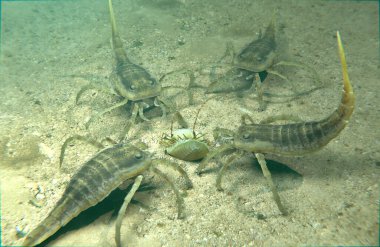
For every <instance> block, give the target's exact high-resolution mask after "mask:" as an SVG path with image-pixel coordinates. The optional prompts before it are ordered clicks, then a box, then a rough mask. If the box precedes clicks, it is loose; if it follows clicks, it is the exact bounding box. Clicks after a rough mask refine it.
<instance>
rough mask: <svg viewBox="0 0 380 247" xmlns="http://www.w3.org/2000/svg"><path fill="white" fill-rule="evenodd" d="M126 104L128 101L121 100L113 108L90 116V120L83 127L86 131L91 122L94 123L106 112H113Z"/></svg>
mask: <svg viewBox="0 0 380 247" xmlns="http://www.w3.org/2000/svg"><path fill="white" fill-rule="evenodd" d="M127 103H128V99H124V100H122V101H121V102H119V103H117V104H115V105H114V106H111V107H109V108H107V109H105V110H104V111H102V112H100V113H98V114H96V115H94V116H92V117H91V118H90V120H88V122H87V123H86V125H85V126H86V129H88V127H89V126H90V124H91V123H92V122H94V121H95V120H96V119H98V118H100V117H101V116H102V115H104V114H106V113H107V112H110V111H112V110H114V109H116V108H118V107H121V106H123V105H126V104H127Z"/></svg>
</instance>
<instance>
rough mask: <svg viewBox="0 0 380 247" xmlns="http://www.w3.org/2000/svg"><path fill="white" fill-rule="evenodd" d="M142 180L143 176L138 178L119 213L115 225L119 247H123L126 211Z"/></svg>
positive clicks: (116, 240)
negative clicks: (122, 223) (122, 235)
mask: <svg viewBox="0 0 380 247" xmlns="http://www.w3.org/2000/svg"><path fill="white" fill-rule="evenodd" d="M142 179H143V176H142V175H139V176H137V178H136V179H135V183H134V184H133V186H132V188H131V190H130V191H129V192H128V194H127V196H126V197H125V198H124V202H123V205H122V206H121V208H120V210H119V213H118V215H117V219H116V224H115V242H116V246H117V247H121V240H120V228H121V222H122V220H123V217H124V215H125V210H126V209H127V207H128V204H129V202H130V201H131V200H132V197H133V196H134V195H135V193H136V191H137V190H138V188H139V187H140V184H141V181H142Z"/></svg>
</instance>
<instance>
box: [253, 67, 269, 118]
mask: <svg viewBox="0 0 380 247" xmlns="http://www.w3.org/2000/svg"><path fill="white" fill-rule="evenodd" d="M253 80H254V81H255V87H256V92H257V99H258V101H259V111H264V109H265V108H266V103H265V101H264V99H263V96H264V90H263V82H262V81H261V79H260V76H259V73H255V74H254V78H253ZM251 88H252V87H251Z"/></svg>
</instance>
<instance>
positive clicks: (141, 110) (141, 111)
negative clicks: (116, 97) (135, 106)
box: [139, 102, 150, 122]
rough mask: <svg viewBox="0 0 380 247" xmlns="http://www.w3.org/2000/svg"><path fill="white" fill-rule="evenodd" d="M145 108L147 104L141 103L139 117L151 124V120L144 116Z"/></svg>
mask: <svg viewBox="0 0 380 247" xmlns="http://www.w3.org/2000/svg"><path fill="white" fill-rule="evenodd" d="M144 106H146V104H144V102H142V103H139V116H140V118H141V119H142V120H144V121H146V122H150V119H148V118H146V117H145V116H144Z"/></svg>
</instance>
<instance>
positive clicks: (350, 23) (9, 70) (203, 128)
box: [0, 0, 380, 246]
mask: <svg viewBox="0 0 380 247" xmlns="http://www.w3.org/2000/svg"><path fill="white" fill-rule="evenodd" d="M1 4H2V22H3V23H2V30H1V31H2V35H1V38H2V40H1V49H2V50H1V68H0V69H1V72H0V93H1V98H0V101H1V104H0V126H1V127H0V153H1V154H0V156H1V159H0V166H1V167H0V168H1V175H0V176H1V197H2V198H1V204H2V205H1V206H2V208H1V214H2V217H1V220H2V222H1V227H2V236H1V237H2V245H20V244H21V243H22V241H23V239H18V238H17V236H16V230H15V227H16V226H20V227H21V228H23V227H28V228H29V230H30V229H32V228H34V227H35V226H36V225H37V224H38V222H40V221H41V220H42V219H43V218H45V216H46V214H47V213H48V212H49V211H50V210H51V209H52V208H53V206H54V205H55V203H56V202H57V201H58V200H59V198H60V196H61V195H62V193H63V190H64V188H65V186H66V185H67V183H68V181H69V179H70V178H71V176H72V175H73V174H74V172H75V170H76V169H78V168H79V167H77V166H76V165H77V164H82V163H83V162H84V161H85V160H86V159H87V158H89V156H91V155H92V154H93V153H94V151H95V150H94V148H92V147H91V146H88V145H83V144H81V143H78V144H75V146H73V147H71V148H68V153H67V159H65V164H64V168H63V171H64V172H61V171H60V170H59V165H58V163H59V151H60V147H61V145H62V143H63V141H64V140H65V139H66V138H67V137H69V136H73V135H75V134H80V135H85V134H90V135H92V136H95V137H96V139H97V140H101V139H102V138H104V137H108V136H109V137H111V138H112V139H115V140H117V139H118V137H119V135H120V131H121V130H122V129H123V127H124V126H125V122H126V121H127V120H128V117H127V116H126V112H125V111H124V110H123V109H118V110H115V111H113V112H111V113H109V114H107V115H105V116H104V117H102V118H100V119H99V121H96V122H94V124H93V125H92V126H91V127H90V128H89V130H88V131H87V130H86V129H85V127H84V125H83V124H84V122H85V121H84V120H85V119H88V118H89V117H90V116H92V114H94V113H96V112H99V111H101V110H103V109H105V108H106V107H107V106H109V105H111V104H113V103H115V102H118V100H119V99H118V98H115V97H110V96H109V95H105V94H103V93H101V92H96V91H95V92H94V93H97V94H96V95H93V94H91V93H88V94H86V95H83V98H82V99H81V100H82V101H83V102H84V103H83V104H80V105H78V106H75V96H76V94H77V93H78V91H79V90H80V88H81V87H82V86H84V85H86V84H88V83H89V82H92V81H96V82H98V83H106V84H108V82H109V79H108V77H109V74H110V73H111V71H112V70H113V68H114V65H113V64H114V54H113V51H112V48H111V46H110V44H109V40H110V36H111V34H110V24H109V12H108V6H107V3H106V1H95V0H88V1H86V0H83V1H67V2H66V1H59V2H56V1H43V2H42V1H41V2H37V1H5V2H4V1H3V2H2V3H1ZM113 4H114V6H117V9H116V8H115V15H116V17H117V24H118V27H119V29H120V30H119V31H120V36H121V39H122V42H123V45H124V47H125V48H126V50H127V51H128V52H129V53H128V55H130V57H131V59H132V58H133V62H135V63H136V62H137V64H139V65H141V66H143V67H144V68H146V69H147V70H149V72H151V73H152V74H153V75H155V76H156V77H157V78H160V76H161V75H163V74H165V73H167V72H169V71H172V70H175V69H179V68H182V67H187V68H191V69H193V68H194V69H197V68H199V66H204V67H205V69H207V68H208V67H207V66H208V65H209V64H213V63H215V62H216V61H218V59H220V57H221V56H222V55H223V53H224V51H225V47H226V45H225V44H226V42H228V41H231V42H233V44H234V46H235V47H236V48H239V47H244V46H245V45H246V44H247V43H249V42H251V41H252V40H253V39H254V38H256V34H257V33H258V32H259V29H263V28H265V27H266V26H267V25H268V23H269V22H270V20H271V17H272V14H273V10H274V9H275V8H277V9H278V19H277V22H278V23H279V25H284V33H285V34H286V36H287V38H288V43H289V49H288V52H289V54H290V55H292V56H295V57H296V58H297V59H298V60H300V61H302V62H304V63H306V64H309V65H311V66H312V67H313V68H315V69H316V70H317V71H318V72H319V73H320V76H321V79H322V81H323V82H325V83H326V85H327V87H326V88H324V89H321V90H318V91H315V92H314V93H312V94H311V95H308V96H306V97H301V98H299V99H297V100H296V101H292V102H289V103H281V104H271V103H269V104H268V106H267V108H266V110H265V111H263V112H257V110H256V109H257V107H258V103H257V99H256V98H255V96H254V95H248V96H244V97H243V98H239V97H234V96H233V95H232V96H228V97H227V96H226V97H224V98H223V99H219V100H216V99H215V100H210V101H209V102H208V103H207V105H206V106H205V107H204V109H203V110H202V112H201V114H200V115H199V118H198V123H199V125H198V127H197V129H198V131H200V132H202V133H205V134H206V135H208V136H206V137H207V139H209V140H212V130H213V129H214V128H216V127H221V128H228V129H231V130H234V129H236V128H237V127H238V126H239V125H240V118H241V115H242V114H244V113H247V112H248V114H250V115H251V116H252V117H253V118H254V119H255V120H256V121H257V122H259V121H260V120H262V119H265V118H266V117H268V116H272V115H278V114H283V113H295V114H297V115H298V116H300V117H301V118H302V119H304V120H308V121H311V120H315V119H321V118H323V117H325V116H326V115H328V114H330V113H331V112H332V111H333V110H335V109H336V106H337V103H338V102H339V100H340V92H341V84H340V83H339V82H341V68H340V65H339V59H338V57H337V51H336V37H334V36H335V32H336V31H337V30H339V31H340V34H341V35H342V39H343V44H344V47H345V51H346V56H347V63H348V72H349V74H350V79H351V82H352V84H353V87H354V92H355V95H356V99H357V101H356V108H355V112H354V114H353V115H352V119H351V121H350V123H349V124H348V126H347V128H346V129H345V130H344V131H343V132H342V133H341V134H340V135H339V136H338V137H337V138H336V139H335V140H334V141H332V142H331V143H329V144H328V145H327V146H326V147H325V148H324V149H322V150H320V151H318V152H316V153H313V154H310V155H307V156H305V157H300V158H292V157H289V158H281V157H277V156H266V158H267V159H268V158H269V159H270V160H276V161H278V162H280V163H274V162H272V166H271V164H270V163H268V167H269V169H270V170H271V173H272V177H273V180H274V183H275V184H276V185H277V187H278V190H279V193H280V194H281V196H282V198H283V203H284V206H285V207H286V208H287V209H289V210H290V214H289V216H287V217H283V216H281V215H280V213H279V212H278V209H277V207H276V205H275V204H274V203H273V201H272V199H271V197H272V195H271V193H270V191H269V190H268V189H267V185H266V184H265V179H264V177H263V175H262V172H261V171H260V169H259V168H258V167H257V165H256V164H255V162H254V161H253V159H252V157H251V156H247V157H241V158H242V160H241V164H240V165H239V167H230V168H229V170H228V171H227V172H226V175H225V178H224V180H223V181H224V182H223V186H224V187H223V188H224V189H225V192H224V193H219V192H217V191H216V189H215V186H214V183H215V178H216V171H217V169H212V168H214V167H216V166H217V164H210V166H209V167H210V168H211V169H210V172H208V173H206V174H204V175H203V176H201V177H198V176H197V175H195V174H194V172H195V169H196V167H197V164H196V163H190V162H181V164H182V165H184V166H185V167H186V169H187V171H188V173H189V174H190V175H191V179H192V180H193V183H194V188H193V189H192V190H190V191H188V195H187V197H186V198H185V205H186V209H187V210H186V215H187V217H186V218H185V219H184V220H173V218H175V215H176V212H175V210H173V208H170V205H173V200H174V199H173V195H172V193H171V191H170V188H169V187H168V186H166V185H163V186H160V187H159V188H157V189H156V190H154V191H153V192H150V193H152V194H153V195H155V196H150V195H148V196H145V195H144V194H142V195H140V198H139V199H140V200H141V201H143V202H144V204H146V205H149V206H152V207H155V208H157V209H158V210H156V211H149V210H140V209H139V207H136V206H133V205H131V207H129V208H128V209H127V212H126V218H125V219H124V221H123V226H122V232H121V234H122V235H121V241H122V242H123V243H129V244H130V246H176V245H182V246H226V245H232V244H235V245H240V246H244V245H245V246H276V245H277V246H278V245H291V246H294V245H362V246H368V245H374V246H376V245H378V244H379V240H378V232H379V228H378V212H379V205H378V199H379V193H378V192H379V187H378V181H379V177H380V172H379V164H380V150H379V147H380V143H379V139H380V134H379V128H378V123H379V121H380V119H379V116H380V111H379V107H378V104H377V102H378V99H377V95H379V91H380V85H379V83H378V72H379V63H378V49H379V40H378V37H379V31H378V30H379V25H378V15H379V13H378V3H377V2H376V1H371V2H365V1H298V0H297V1H296V0H294V1H291V0H289V1H271V0H265V1H264V0H262V1H261V0H258V1H248V0H247V1H244V0H233V1H224V0H222V1H220V0H218V1H216V0H215V1H201V0H194V1H186V0H185V1H183V0H181V1H174V0H165V1H163V0H157V1H146V0H141V1H140V0H139V1H137V0H136V1H120V0H119V1H118V0H114V2H113ZM292 71H296V69H292ZM282 72H283V74H285V75H286V76H288V77H289V78H290V81H291V83H293V86H294V87H296V88H299V89H300V91H301V90H305V89H309V88H311V87H312V86H313V85H312V84H311V83H310V82H309V81H308V80H303V79H302V77H292V73H290V72H289V73H287V70H285V71H282ZM71 75H83V76H85V77H82V78H78V77H72V76H71ZM177 76H178V75H173V76H169V77H168V78H167V79H166V80H165V81H163V86H167V85H175V84H180V85H187V84H186V83H187V82H188V81H187V80H186V78H182V77H177ZM294 78H298V79H297V80H293V79H294ZM206 79H207V78H203V77H200V76H198V75H197V83H200V84H202V85H205V86H207V85H208V83H209V82H208V80H206ZM267 82H268V83H267ZM291 85H292V84H288V83H284V82H283V81H281V80H278V78H276V77H272V76H270V75H268V78H267V79H266V81H265V82H264V84H263V87H265V92H268V93H273V94H276V93H287V92H289V91H290V87H291ZM181 96H184V95H183V94H182V95H181ZM195 96H198V97H199V98H201V97H204V96H203V94H200V95H195ZM183 98H184V97H183ZM199 98H196V97H195V100H197V99H199ZM203 99H204V98H203ZM176 101H177V102H178V104H179V105H181V104H182V105H186V104H185V103H186V99H182V98H181V97H177V98H176ZM197 109H198V105H196V106H191V107H188V108H186V109H183V110H182V111H181V112H182V113H183V115H184V117H185V118H186V119H192V118H193V117H194V116H195V114H196V111H197ZM169 126H170V118H168V119H157V120H155V121H153V122H152V123H145V124H142V125H140V124H138V125H136V126H135V127H133V128H131V132H130V133H131V137H138V138H141V140H143V141H144V142H146V143H147V145H148V146H149V151H152V152H155V153H156V155H157V156H164V152H163V148H162V147H161V146H160V145H159V140H160V138H161V136H162V134H163V133H168V132H169V131H170V127H169ZM177 162H179V161H177ZM288 167H290V168H291V169H290V168H288ZM154 179H155V178H154ZM36 194H38V195H40V196H38V198H40V199H39V201H38V202H39V203H40V204H41V207H40V208H38V207H35V206H33V205H31V204H29V203H28V202H29V200H30V199H31V198H34V197H35V195H36ZM109 215H110V213H107V214H106V215H97V217H95V219H96V220H95V221H94V222H92V223H91V224H87V225H84V226H81V227H80V228H77V229H74V230H72V231H70V232H67V233H65V234H61V235H59V236H57V238H56V239H55V240H53V241H51V242H50V243H49V245H51V246H81V245H82V246H83V245H87V246H113V244H114V227H113V226H114V225H113V224H110V223H108V221H107V219H108V216H109ZM168 216H169V217H168ZM112 222H113V221H112Z"/></svg>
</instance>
